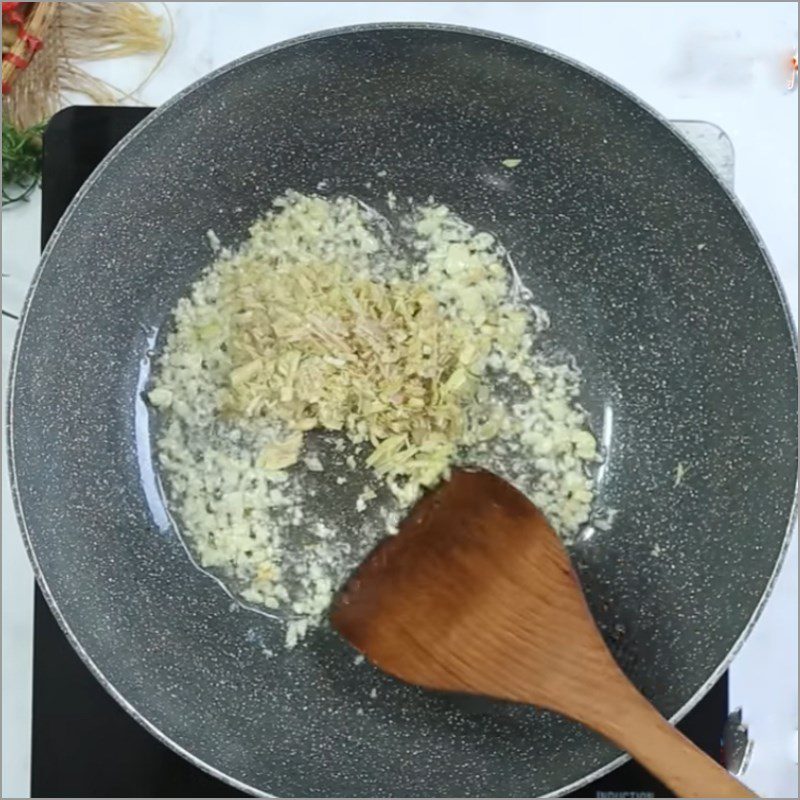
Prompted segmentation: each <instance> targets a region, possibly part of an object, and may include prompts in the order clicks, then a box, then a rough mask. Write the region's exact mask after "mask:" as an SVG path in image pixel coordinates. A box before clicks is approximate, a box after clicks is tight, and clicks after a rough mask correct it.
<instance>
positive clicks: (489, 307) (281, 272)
mask: <svg viewBox="0 0 800 800" xmlns="http://www.w3.org/2000/svg"><path fill="white" fill-rule="evenodd" d="M463 256H464V258H465V259H468V257H469V254H468V253H464V254H463ZM237 262H238V259H237ZM495 280H496V281H500V282H501V283H502V281H503V273H498V274H497V277H496V279H495ZM473 292H474V293H475V297H473V296H472V293H473ZM500 298H501V295H500V293H499V292H497V291H496V290H495V288H494V287H493V284H492V280H491V275H490V274H489V272H488V271H487V270H485V269H484V268H483V267H481V266H480V265H475V266H473V268H472V272H471V274H470V275H469V276H468V280H467V281H466V282H465V283H464V286H463V292H462V294H461V296H460V300H461V302H463V303H465V304H471V305H472V306H478V305H480V307H481V308H482V309H483V311H482V314H481V319H480V320H479V323H480V324H476V323H475V321H474V319H473V320H469V319H467V320H466V321H462V320H461V319H459V317H458V316H457V315H451V316H448V315H446V314H445V313H444V312H443V311H442V310H441V309H440V305H439V301H438V300H437V298H436V297H435V296H434V295H433V294H432V292H431V290H430V289H429V288H428V287H427V286H426V285H425V283H424V282H423V283H412V282H409V281H405V280H393V281H390V282H388V283H380V282H377V281H374V280H370V279H369V278H367V277H365V276H363V275H360V274H358V273H357V272H355V271H353V270H352V269H350V268H348V267H346V266H344V265H342V264H338V263H336V264H320V263H314V264H308V265H306V264H293V263H285V262H284V263H275V264H272V263H264V262H262V261H260V260H258V259H248V258H245V259H244V263H240V264H238V265H237V268H236V269H232V270H230V271H228V272H226V273H224V274H223V279H222V288H221V308H222V310H223V312H222V313H224V314H225V315H229V317H230V319H231V320H232V323H231V332H230V337H229V339H228V340H227V341H228V352H229V354H230V358H231V364H232V369H231V372H230V388H229V391H228V392H227V396H226V397H225V400H224V404H223V410H224V411H225V412H226V413H228V414H230V415H234V416H241V417H246V418H250V419H257V418H259V417H266V418H268V419H270V420H275V419H278V420H281V421H283V422H285V423H286V425H287V427H288V428H289V429H291V430H295V431H307V430H310V429H312V428H318V427H319V428H324V429H326V430H335V431H338V430H344V431H346V432H347V434H348V435H349V437H350V439H351V440H352V441H353V442H362V441H368V442H369V443H370V444H371V445H372V447H373V448H374V449H373V450H372V453H371V454H370V455H369V457H368V458H367V460H366V463H367V465H368V466H371V467H373V468H374V469H375V470H376V471H377V472H378V473H379V474H381V475H387V476H391V477H401V478H404V479H405V480H406V481H407V482H408V483H410V484H412V485H413V486H415V487H418V486H430V485H432V484H433V483H435V482H436V481H437V480H438V479H439V478H440V477H441V475H442V473H443V472H444V471H445V470H446V468H447V466H448V464H449V463H450V460H451V459H452V457H453V454H454V453H455V450H456V448H457V447H458V446H459V445H460V444H462V443H463V442H464V441H466V439H467V437H468V436H469V435H474V434H475V433H476V432H475V431H473V430H470V415H469V414H468V413H467V412H468V409H469V408H470V407H471V406H472V405H473V404H474V403H475V402H476V392H477V388H478V386H479V380H480V376H481V375H482V373H483V372H484V370H485V368H486V359H487V357H488V356H489V354H490V353H491V352H492V350H493V349H495V348H497V347H500V346H501V342H500V337H499V336H498V332H499V331H500V330H503V329H505V332H504V334H505V335H504V337H503V340H504V346H506V347H507V346H508V345H509V344H514V343H515V342H513V341H512V342H509V341H508V339H509V335H508V329H509V328H510V329H512V330H515V331H516V336H515V337H512V338H515V339H516V344H517V345H518V344H519V341H520V339H521V336H522V330H523V327H522V326H521V325H520V324H519V323H517V324H516V325H514V322H513V320H515V319H518V318H519V316H518V312H515V311H514V310H513V309H511V308H510V307H507V306H504V305H502V304H501V303H500ZM294 441H295V442H297V441H298V440H297V439H296V438H295V439H294ZM271 447H272V446H271ZM299 449H300V448H299V446H297V447H294V448H293V452H295V453H296V454H299ZM295 460H296V458H295ZM271 466H272V467H273V468H277V467H275V465H274V463H273V464H271ZM282 466H283V467H285V466H288V464H286V463H283V464H282ZM281 468H282V467H281Z"/></svg>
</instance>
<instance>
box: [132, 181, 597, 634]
mask: <svg viewBox="0 0 800 800" xmlns="http://www.w3.org/2000/svg"><path fill="white" fill-rule="evenodd" d="M394 236H399V237H400V238H401V239H403V240H404V241H403V244H404V247H403V248H402V249H401V248H399V247H398V246H397V244H396V243H395V241H394V238H393V237H394ZM209 241H210V243H211V245H212V247H214V249H215V253H216V261H215V263H214V264H213V265H212V267H211V268H210V269H209V270H208V271H207V272H206V273H205V274H204V275H203V277H202V278H201V279H200V280H199V281H198V282H197V283H196V284H195V285H194V287H193V288H192V292H191V296H190V297H188V298H184V299H182V300H181V301H180V302H179V304H178V307H177V309H176V311H175V329H174V330H173V332H171V333H170V335H169V336H168V339H167V343H166V346H165V348H164V352H163V354H162V355H161V357H160V359H159V364H158V370H157V374H156V377H155V381H154V385H153V387H152V388H151V390H150V392H149V395H148V396H149V399H150V402H151V404H152V405H153V406H154V407H155V408H157V409H158V411H159V414H160V416H161V420H160V433H159V438H158V453H159V462H160V464H161V467H162V470H163V472H164V476H165V484H166V486H167V488H168V492H169V497H170V502H171V507H172V509H173V511H174V512H175V515H176V518H177V519H178V521H179V523H180V525H181V530H182V532H183V534H184V535H185V536H186V538H187V540H188V542H189V544H190V546H191V549H192V550H193V552H194V553H195V555H196V556H197V559H198V561H199V563H200V565H201V566H202V567H205V568H208V569H211V570H213V571H215V572H216V574H218V575H220V577H222V578H223V579H225V580H226V581H228V583H229V585H230V586H231V588H232V590H233V591H234V592H236V593H237V594H238V595H239V596H240V597H241V598H242V599H243V600H245V601H246V602H248V603H252V604H254V605H258V606H265V607H267V608H270V609H276V610H279V611H280V612H281V613H282V614H283V615H285V617H286V618H287V631H286V642H287V645H288V646H294V644H296V643H297V642H298V641H299V640H300V639H302V638H303V637H304V636H305V635H306V633H307V631H308V630H309V629H311V628H313V627H314V626H315V625H317V624H318V623H319V622H320V620H321V619H322V618H323V616H324V613H325V609H326V608H327V605H328V603H329V601H330V598H331V595H332V593H333V592H334V591H335V589H336V588H337V587H338V586H339V585H340V583H341V581H342V580H343V579H344V578H345V577H346V575H347V574H348V572H349V571H350V569H352V567H353V566H354V565H355V564H356V563H357V562H358V561H359V560H360V559H361V558H362V557H363V555H365V553H366V552H367V551H368V550H369V549H370V548H371V547H372V546H373V545H374V543H375V541H376V539H377V538H379V537H380V536H381V535H382V533H383V532H384V531H386V532H389V533H391V532H394V531H396V528H397V523H398V521H399V520H400V519H401V518H402V516H403V515H404V513H405V510H406V509H407V507H408V506H409V504H410V503H411V502H413V500H414V499H415V498H416V497H417V496H418V495H419V493H420V491H421V489H422V488H424V487H426V486H430V485H432V484H434V483H435V482H437V481H438V480H439V479H440V478H441V477H442V476H443V475H446V474H447V471H448V469H449V468H450V466H451V465H452V464H454V463H457V462H459V461H466V462H468V463H471V464H476V465H482V466H485V467H486V468H488V469H492V470H494V471H496V472H498V473H500V474H503V475H504V476H505V477H507V478H509V479H510V480H512V481H514V482H515V483H516V484H517V486H518V487H519V488H520V489H521V490H522V491H524V492H526V493H527V494H528V495H529V496H530V497H531V499H532V500H533V501H534V502H535V503H536V504H537V505H538V506H539V507H540V508H541V509H542V510H543V511H544V512H545V514H547V515H548V517H549V518H550V521H551V522H552V523H553V525H554V527H555V528H556V530H557V531H558V532H559V533H560V534H561V535H562V536H564V537H565V538H566V539H569V538H570V537H572V536H574V535H575V533H576V532H577V530H578V529H579V527H580V526H581V525H582V524H583V523H584V522H586V521H587V520H588V518H589V513H590V507H591V503H592V500H593V488H594V487H593V481H592V478H591V475H590V472H589V470H588V469H587V467H588V466H589V465H591V464H592V463H593V462H596V461H597V460H598V459H599V455H598V453H597V446H596V442H595V439H594V436H593V435H592V434H591V432H590V431H589V430H588V429H587V427H586V415H585V413H584V412H583V411H582V410H581V409H580V407H579V406H578V405H577V396H578V390H579V374H578V372H577V371H576V370H575V369H574V368H572V367H570V366H568V365H566V364H552V363H550V362H549V361H548V360H547V359H545V358H543V357H542V356H541V355H540V354H539V353H538V352H537V351H536V346H535V344H536V335H537V334H538V333H539V332H540V331H541V330H542V329H543V328H545V327H546V326H547V325H548V324H549V320H548V317H547V314H546V313H545V312H544V311H543V310H542V309H539V308H537V307H536V306H533V305H532V304H531V303H530V302H528V298H527V295H526V294H525V290H524V289H523V287H521V285H520V283H519V280H518V277H517V275H516V271H515V270H514V267H513V263H512V262H511V260H510V258H508V255H507V254H506V253H505V251H504V250H503V248H502V247H501V246H500V245H499V244H498V243H497V242H496V241H495V239H494V237H493V236H491V235H490V234H488V233H485V232H476V231H475V230H474V229H473V228H472V227H471V226H469V225H467V224H466V223H464V222H463V221H462V220H460V219H459V218H458V217H457V216H455V215H454V214H453V213H452V212H451V211H449V210H448V209H447V208H445V207H444V206H437V205H426V206H423V207H418V208H416V209H415V210H413V211H412V212H411V213H410V214H408V215H407V216H406V217H405V218H403V219H401V221H400V225H399V229H395V230H394V231H392V230H391V229H390V227H389V226H388V224H387V223H386V222H385V220H382V219H380V218H378V217H377V215H375V214H374V212H371V211H369V209H366V207H364V206H362V205H361V204H359V203H358V202H357V201H355V200H353V199H350V198H337V199H334V200H326V199H323V198H320V197H306V196H303V195H299V194H297V193H291V192H290V193H287V195H286V196H285V197H283V198H279V199H278V200H277V201H276V203H275V210H274V211H273V212H272V213H270V214H268V215H266V216H265V217H264V218H263V219H262V220H259V221H258V222H256V223H255V224H254V225H253V226H252V228H251V230H250V237H249V239H248V240H247V241H246V242H245V243H244V244H243V245H242V246H241V247H240V248H239V249H238V250H236V251H230V250H227V249H224V248H221V246H220V245H219V242H218V240H217V239H216V237H212V236H209ZM523 300H524V302H523ZM312 437H313V443H311V444H309V442H311V439H312ZM344 496H347V497H349V498H351V499H350V500H349V501H348V502H349V503H350V506H349V508H350V510H349V511H348V510H347V508H346V507H345V508H341V507H340V506H341V504H340V503H339V501H338V498H340V497H344ZM353 512H356V513H355V514H354V513H353ZM356 519H357V520H358V524H359V525H360V526H361V527H360V528H358V532H357V537H356V540H353V539H352V538H350V539H348V537H347V536H345V535H344V533H345V532H347V531H348V530H350V529H353V528H354V527H356V526H355V525H354V521H355V520H356Z"/></svg>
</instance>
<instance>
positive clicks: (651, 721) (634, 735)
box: [589, 684, 758, 797]
mask: <svg viewBox="0 0 800 800" xmlns="http://www.w3.org/2000/svg"><path fill="white" fill-rule="evenodd" d="M629 686H630V690H631V691H632V692H633V693H635V701H634V700H633V699H632V698H626V702H625V703H624V704H620V705H618V706H617V710H616V713H615V714H609V715H608V716H605V717H604V718H602V719H595V720H592V721H591V723H589V724H590V726H591V727H592V728H594V729H595V730H596V731H597V732H598V733H602V734H603V735H604V736H605V737H607V738H608V739H610V740H611V741H613V742H614V743H615V744H617V745H619V746H620V747H622V748H624V749H625V750H627V751H628V752H629V753H630V754H631V756H633V758H635V759H636V761H638V762H639V763H640V764H641V765H642V766H643V767H645V768H646V769H647V770H648V771H649V772H651V773H652V774H653V775H655V776H656V777H657V778H658V779H659V780H660V781H661V782H662V783H664V784H665V785H666V786H668V787H669V788H670V789H671V790H672V791H673V792H675V794H676V795H678V796H679V797H758V795H756V794H754V793H753V792H752V791H751V790H750V789H748V788H747V787H746V786H745V785H744V784H743V783H741V782H740V781H738V780H736V778H734V777H733V775H731V774H730V773H729V772H728V771H727V770H725V769H724V768H723V767H721V766H720V765H719V764H718V763H717V762H716V761H714V759H712V758H710V757H709V756H708V755H706V754H705V753H704V752H703V751H702V750H701V749H700V748H699V747H697V746H696V745H694V744H693V743H692V742H691V741H689V739H687V738H686V737H685V736H684V735H683V734H682V733H681V732H680V731H679V730H678V729H677V728H674V727H673V726H672V725H670V724H669V723H668V722H667V721H666V720H665V719H664V718H663V717H662V716H661V714H659V713H658V711H656V709H655V708H654V707H653V706H652V705H650V703H648V702H647V700H646V699H645V698H644V697H642V695H641V694H639V692H638V691H636V689H635V688H634V687H633V686H632V685H630V684H629Z"/></svg>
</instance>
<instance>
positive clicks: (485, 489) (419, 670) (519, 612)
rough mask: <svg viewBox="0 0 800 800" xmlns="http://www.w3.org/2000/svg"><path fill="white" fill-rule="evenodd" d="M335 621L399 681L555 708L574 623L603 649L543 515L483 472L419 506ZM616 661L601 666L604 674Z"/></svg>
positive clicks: (366, 568)
mask: <svg viewBox="0 0 800 800" xmlns="http://www.w3.org/2000/svg"><path fill="white" fill-rule="evenodd" d="M331 620H332V622H333V625H334V627H335V628H336V629H337V630H338V631H339V632H340V633H341V634H342V635H343V636H344V637H345V638H346V639H347V640H348V641H350V642H351V643H352V644H353V645H354V646H355V647H356V648H358V649H359V650H360V651H362V652H363V653H364V654H365V655H366V656H367V658H368V659H370V660H371V661H372V662H373V663H375V664H376V665H377V666H379V667H381V668H382V669H384V670H385V671H387V672H389V673H391V674H393V675H395V676H396V677H398V678H401V679H403V680H406V681H409V682H411V683H415V684H418V685H421V686H426V687H428V688H435V689H445V690H452V691H460V692H473V693H479V694H489V695H492V696H495V697H503V698H506V699H511V700H520V701H523V702H537V703H538V704H540V705H547V706H549V707H552V703H551V698H549V697H548V692H547V690H548V686H549V685H551V684H558V683H561V681H562V679H563V674H564V665H563V663H562V659H563V657H564V655H567V656H568V654H569V652H570V651H572V650H573V649H574V644H575V630H574V629H575V627H576V626H577V627H578V628H580V633H581V636H582V637H589V638H591V639H593V640H597V642H598V643H600V644H601V642H600V639H599V634H598V633H597V631H596V629H595V626H594V623H593V621H592V620H591V617H590V616H589V614H588V609H587V608H586V606H585V601H584V599H583V595H582V593H581V592H580V591H579V585H578V580H577V577H576V575H575V573H574V571H573V569H572V566H571V564H570V562H569V558H568V557H567V555H566V552H565V551H564V548H563V547H562V546H561V543H560V542H559V540H558V538H557V537H556V536H555V534H554V533H553V532H552V531H551V529H550V527H549V525H548V523H547V521H546V520H545V518H544V516H543V515H542V514H541V512H539V511H538V509H536V508H535V507H534V506H533V505H532V504H531V503H530V502H529V501H528V499H527V498H526V497H525V496H524V495H522V494H521V493H520V492H518V491H517V490H516V489H514V487H512V486H511V485H510V484H508V483H507V482H505V481H503V480H502V479H500V478H498V477H497V476H495V475H492V474H491V473H486V472H477V471H476V472H470V471H465V470H458V471H455V472H454V473H453V475H452V477H451V478H450V480H449V481H447V482H446V483H444V484H443V485H442V486H441V487H439V488H438V489H436V490H435V491H433V492H431V493H429V494H428V495H426V496H425V497H424V498H423V499H422V500H421V501H420V502H419V503H418V504H417V505H416V506H415V508H414V509H413V510H412V512H411V514H410V515H409V516H408V518H407V519H406V520H405V521H404V522H403V524H402V525H401V527H400V530H399V532H398V534H397V535H396V536H393V537H390V538H389V539H387V540H385V541H384V542H383V543H382V544H381V545H380V546H379V547H378V548H377V549H376V550H375V551H374V552H373V554H372V555H371V556H370V557H368V558H367V559H366V561H365V562H364V563H363V564H362V566H361V567H360V568H359V570H358V571H357V572H356V574H355V575H354V576H353V578H352V579H351V581H350V582H349V583H348V585H347V586H346V587H345V589H344V591H343V592H342V593H341V595H340V597H339V599H338V602H337V603H335V605H334V610H333V613H332V616H331ZM600 652H601V654H602V655H603V656H605V654H604V652H603V650H602V649H601V650H600ZM584 657H585V654H584ZM601 661H602V664H601V663H600V662H601ZM609 666H610V665H609V663H608V659H607V658H605V657H603V658H602V659H599V660H598V664H597V667H598V669H599V668H600V667H603V668H605V669H607V668H608V667H609ZM532 668H535V669H536V672H535V673H534V675H533V676H532V672H531V670H532ZM582 671H583V670H581V672H582ZM539 672H541V677H540V679H539V689H540V690H541V691H537V692H535V693H534V696H532V695H531V684H532V677H535V676H538V674H539ZM578 679H579V678H578Z"/></svg>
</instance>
